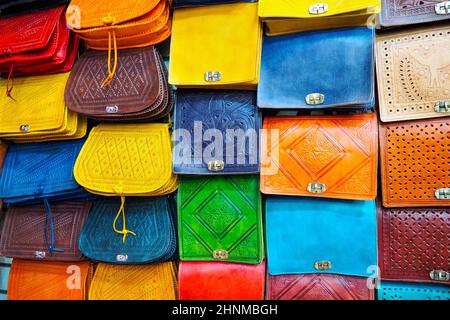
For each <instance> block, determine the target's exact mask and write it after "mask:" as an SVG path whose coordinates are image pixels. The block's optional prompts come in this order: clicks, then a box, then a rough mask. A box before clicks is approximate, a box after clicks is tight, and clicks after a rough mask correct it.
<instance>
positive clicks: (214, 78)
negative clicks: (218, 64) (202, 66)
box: [205, 71, 222, 82]
mask: <svg viewBox="0 0 450 320" xmlns="http://www.w3.org/2000/svg"><path fill="white" fill-rule="evenodd" d="M220 80H222V72H219V71H208V72H205V81H206V82H218V81H220Z"/></svg>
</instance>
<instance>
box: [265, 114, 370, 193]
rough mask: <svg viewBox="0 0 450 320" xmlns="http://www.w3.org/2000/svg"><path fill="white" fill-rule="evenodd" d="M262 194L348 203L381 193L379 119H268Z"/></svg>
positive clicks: (333, 116)
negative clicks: (329, 199)
mask: <svg viewBox="0 0 450 320" xmlns="http://www.w3.org/2000/svg"><path fill="white" fill-rule="evenodd" d="M263 128H264V129H265V130H267V136H268V137H270V136H272V135H273V134H276V133H277V132H279V139H278V141H277V143H273V142H272V141H268V142H267V143H262V150H261V154H262V155H263V156H264V157H267V161H264V163H263V164H262V165H261V192H263V193H266V194H281V195H303V196H311V197H326V198H337V199H350V200H373V199H375V197H376V194H377V159H378V141H377V139H378V138H377V136H378V132H377V117H376V115H375V114H373V113H372V114H359V115H331V116H328V115H320V116H296V117H281V116H277V117H266V118H265V119H264V125H263Z"/></svg>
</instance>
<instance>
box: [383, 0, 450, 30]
mask: <svg viewBox="0 0 450 320" xmlns="http://www.w3.org/2000/svg"><path fill="white" fill-rule="evenodd" d="M441 2H444V1H442V0H421V1H414V0H383V2H382V10H381V15H380V20H381V25H382V26H383V27H395V26H402V25H410V24H417V23H424V22H431V21H439V20H446V19H449V18H450V15H449V14H447V15H445V14H444V15H438V14H436V11H435V6H436V4H438V3H441Z"/></svg>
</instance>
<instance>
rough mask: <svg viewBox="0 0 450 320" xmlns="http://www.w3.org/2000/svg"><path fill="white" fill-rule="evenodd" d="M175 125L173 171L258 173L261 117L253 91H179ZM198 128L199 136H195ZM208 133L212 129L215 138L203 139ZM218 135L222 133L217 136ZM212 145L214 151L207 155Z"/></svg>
mask: <svg viewBox="0 0 450 320" xmlns="http://www.w3.org/2000/svg"><path fill="white" fill-rule="evenodd" d="M174 127H175V131H174V132H175V136H174V137H175V139H174V140H175V146H174V152H173V171H174V172H175V173H178V174H233V173H241V174H243V173H258V172H259V152H258V136H259V128H260V119H259V114H258V107H257V106H256V94H255V93H253V92H250V91H206V90H178V92H177V99H176V104H175V119H174ZM198 130H199V132H198V133H199V134H200V135H201V136H200V137H196V133H197V131H198ZM213 131H215V132H213ZM208 132H212V134H213V135H214V137H215V139H218V141H217V140H214V141H207V140H206V139H202V138H203V137H204V135H205V134H206V135H207V134H208ZM198 133H197V134H198ZM178 134H180V135H178ZM184 134H189V135H190V136H191V137H190V139H188V140H189V141H186V140H185V138H186V137H185V136H184ZM219 134H220V135H221V136H218V135H219ZM216 135H217V136H216ZM197 139H202V141H204V142H203V143H201V144H200V145H199V144H198V143H197V141H199V140H197ZM205 140H206V141H205ZM211 140H212V138H211ZM212 146H213V147H214V152H210V154H208V150H211V147H212ZM205 155H206V157H205Z"/></svg>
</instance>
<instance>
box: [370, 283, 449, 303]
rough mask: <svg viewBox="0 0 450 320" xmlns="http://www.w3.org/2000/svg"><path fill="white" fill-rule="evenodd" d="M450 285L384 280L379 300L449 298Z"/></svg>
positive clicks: (379, 290) (378, 295) (378, 293)
mask: <svg viewBox="0 0 450 320" xmlns="http://www.w3.org/2000/svg"><path fill="white" fill-rule="evenodd" d="M449 299H450V287H449V286H439V285H432V284H422V283H408V282H389V281H387V282H386V281H382V282H381V285H380V288H379V289H378V290H377V300H449Z"/></svg>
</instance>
